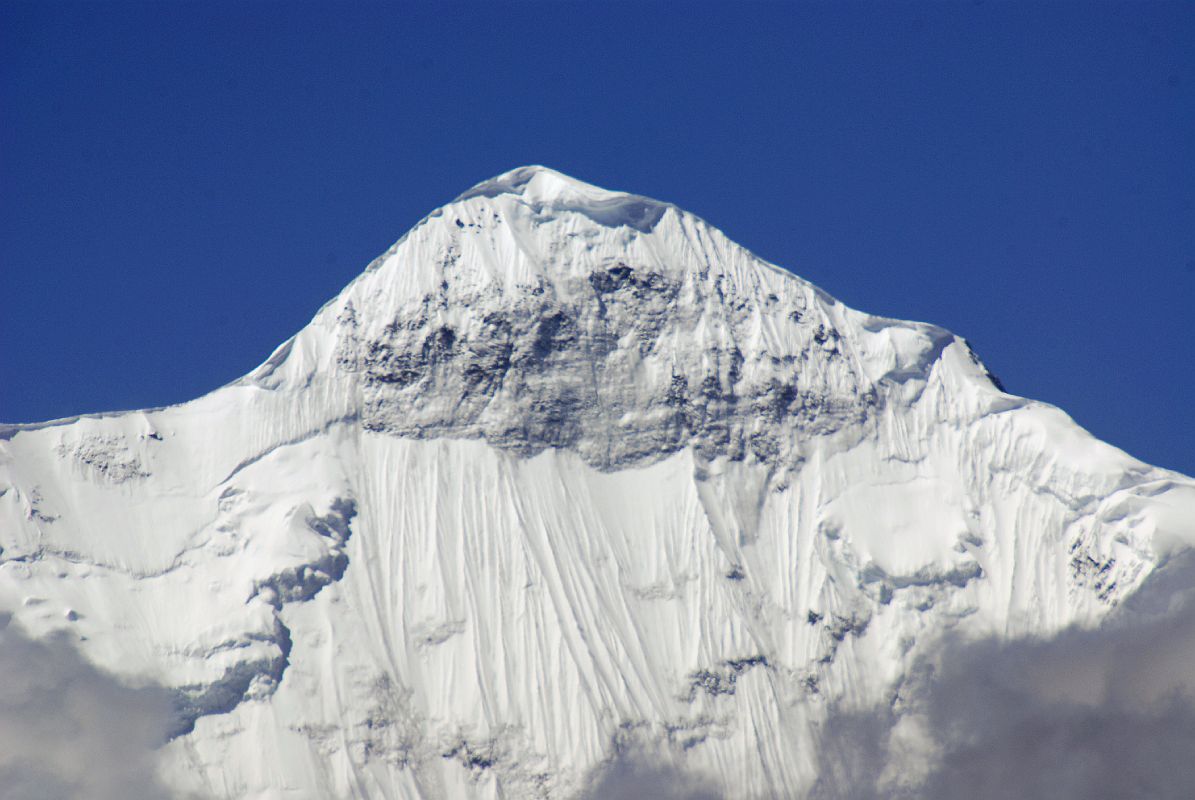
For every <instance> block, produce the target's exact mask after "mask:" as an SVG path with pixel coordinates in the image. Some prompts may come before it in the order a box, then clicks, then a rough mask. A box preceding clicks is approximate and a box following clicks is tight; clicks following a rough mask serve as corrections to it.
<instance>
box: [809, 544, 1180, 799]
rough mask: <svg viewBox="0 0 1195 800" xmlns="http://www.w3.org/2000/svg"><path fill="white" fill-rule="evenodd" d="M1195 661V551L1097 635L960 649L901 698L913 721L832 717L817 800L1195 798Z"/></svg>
mask: <svg viewBox="0 0 1195 800" xmlns="http://www.w3.org/2000/svg"><path fill="white" fill-rule="evenodd" d="M1193 664H1195V557H1191V556H1190V554H1188V557H1186V558H1184V559H1177V560H1175V561H1174V562H1172V563H1171V564H1170V565H1169V566H1168V567H1166V568H1164V569H1161V570H1159V571H1158V572H1157V573H1155V575H1154V577H1153V578H1152V579H1151V580H1150V581H1149V582H1148V583H1147V584H1146V585H1145V586H1144V587H1143V588H1142V590H1141V591H1140V592H1138V593H1137V595H1135V596H1134V597H1132V598H1130V600H1129V601H1128V602H1126V603H1125V605H1124V606H1123V607H1122V608H1121V609H1119V610H1118V612H1117V613H1116V614H1114V615H1113V616H1112V617H1110V618H1109V619H1108V620H1107V622H1106V623H1105V624H1104V625H1103V626H1101V627H1099V628H1096V629H1094V630H1081V629H1075V628H1072V629H1068V630H1066V631H1063V632H1062V633H1061V634H1059V635H1058V636H1056V637H1054V638H1050V639H1029V640H1014V641H998V640H991V639H988V640H982V641H978V642H961V641H953V642H948V643H947V644H946V646H945V647H944V648H943V649H942V650H941V651H940V652H939V654H938V656H937V657H935V658H933V659H932V660H930V661H927V662H926V663H924V664H922V665H921V666H920V668H919V669H918V670H917V671H916V673H915V675H914V676H913V677H912V678H911V679H910V681H909V683H908V684H907V685H906V687H904V688H903V689H902V690H901V692H900V694H901V699H900V700H899V701H898V702H897V703H895V704H894V707H896V708H899V707H901V706H902V705H905V706H906V707H908V708H909V709H911V710H912V711H913V712H914V713H911V714H904V715H900V716H898V715H897V713H896V712H894V711H893V710H892V709H891V708H886V709H883V710H881V711H874V712H871V713H854V714H841V715H838V716H835V717H833V718H832V719H831V720H830V721H829V723H828V724H827V733H828V736H827V738H826V739H825V741H824V744H823V750H822V752H823V762H824V763H823V773H822V778H821V780H820V782H819V785H818V787H817V790H816V791H815V793H814V794H815V796H816V797H819V798H851V799H852V800H854V799H856V798H857V799H858V800H863V798H878V797H904V796H909V797H918V798H930V800H936V799H937V798H943V800H944V799H945V798H956V797H971V798H976V800H986V798H1045V797H1049V798H1060V799H1061V800H1068V799H1069V798H1093V797H1156V798H1189V797H1195V759H1192V757H1191V754H1192V753H1195V668H1193V667H1192V665H1193ZM918 762H920V763H922V764H923V765H924V766H923V767H922V769H920V770H918V769H915V768H912V767H911V765H913V764H916V763H918ZM877 778H878V781H877Z"/></svg>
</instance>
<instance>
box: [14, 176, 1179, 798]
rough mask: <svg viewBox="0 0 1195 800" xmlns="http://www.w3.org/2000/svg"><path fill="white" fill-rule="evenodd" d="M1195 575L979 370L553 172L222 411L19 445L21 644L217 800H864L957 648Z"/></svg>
mask: <svg viewBox="0 0 1195 800" xmlns="http://www.w3.org/2000/svg"><path fill="white" fill-rule="evenodd" d="M1193 543H1195V482H1192V481H1191V480H1190V479H1187V478H1184V477H1183V476H1180V475H1177V474H1175V473H1171V472H1167V471H1164V470H1160V469H1156V468H1153V467H1149V466H1146V465H1144V464H1141V463H1140V462H1138V461H1135V460H1134V459H1132V458H1130V457H1129V456H1127V455H1125V454H1124V453H1122V452H1121V451H1119V450H1117V449H1115V448H1113V447H1111V446H1109V445H1106V444H1103V443H1101V442H1099V441H1097V440H1095V439H1093V438H1092V437H1091V436H1089V435H1088V434H1087V433H1086V432H1084V431H1083V430H1081V429H1080V428H1078V427H1077V426H1076V425H1075V424H1074V423H1073V422H1072V421H1071V420H1070V419H1069V418H1068V417H1067V416H1066V415H1065V414H1063V413H1062V412H1061V411H1059V410H1057V409H1055V408H1052V407H1050V406H1047V405H1044V404H1041V403H1037V402H1033V401H1029V400H1025V399H1021V398H1018V397H1014V396H1011V395H1009V394H1007V393H1005V392H1004V391H1002V389H1001V388H1000V387H999V385H998V384H997V383H996V382H995V381H994V379H993V378H992V376H991V375H990V374H989V373H988V372H987V370H986V369H985V368H984V367H983V365H982V363H981V362H980V361H979V359H978V358H977V356H976V355H975V353H973V352H972V351H971V349H970V348H969V347H968V346H967V344H966V342H965V341H963V340H962V339H959V338H958V337H956V336H954V335H952V334H951V333H949V332H947V331H945V330H943V329H941V328H937V327H934V326H932V325H926V324H921V323H912V322H902V321H897V320H891V319H884V318H880V317H873V316H870V315H867V314H863V313H860V312H857V311H854V310H852V309H849V308H846V307H844V306H843V305H842V304H840V303H838V302H837V301H836V300H834V299H833V298H832V297H830V296H828V295H827V294H825V293H824V292H822V291H821V290H819V289H817V288H816V287H814V286H812V285H811V284H809V283H807V282H805V281H803V280H801V279H800V278H797V277H795V276H794V275H792V274H790V273H788V272H786V271H784V270H782V269H780V268H778V267H775V266H773V265H770V264H767V263H765V262H763V261H762V260H760V259H758V258H757V257H755V256H754V255H752V254H751V253H750V252H748V251H747V250H745V249H743V248H742V247H740V246H738V245H736V244H734V243H733V242H731V241H729V240H728V239H727V238H726V237H725V236H724V235H723V234H722V233H720V232H719V231H718V230H717V229H715V228H713V227H711V226H710V225H708V224H707V223H705V222H704V221H702V220H701V219H698V218H697V217H694V216H693V215H691V214H688V213H686V212H684V211H683V210H681V209H679V208H677V207H675V206H673V205H670V204H667V203H661V202H657V201H654V200H650V199H647V198H643V197H638V196H635V195H631V194H625V193H620V192H610V191H606V190H603V189H599V188H597V187H594V186H590V185H588V184H585V183H582V182H580V181H577V180H574V179H572V178H569V177H567V176H564V175H561V174H560V173H557V172H554V171H552V170H549V169H546V168H544V167H522V168H519V169H516V170H512V171H511V172H508V173H505V174H504V175H501V176H498V177H497V178H494V179H492V180H489V181H486V182H484V183H481V184H478V185H477V186H475V187H473V188H472V189H471V190H469V191H467V192H465V193H464V194H462V195H460V196H459V197H458V198H457V199H456V200H454V201H453V202H452V203H449V204H448V205H446V206H444V207H443V208H440V209H438V210H436V211H434V212H433V213H432V214H430V215H429V216H428V217H427V218H425V219H424V220H423V221H421V222H420V223H419V224H418V225H416V226H415V227H414V228H413V229H412V230H411V231H410V232H409V233H407V234H406V235H405V236H404V237H403V238H402V239H401V240H400V241H399V242H398V243H397V244H395V245H394V246H393V247H392V248H391V249H390V250H388V251H387V252H386V253H385V254H383V255H382V256H381V257H379V258H378V259H377V260H375V261H374V262H373V263H372V264H370V265H369V267H368V268H367V269H366V270H365V272H364V273H363V274H362V275H361V276H359V277H358V278H357V279H356V280H354V281H353V282H352V283H351V284H350V285H349V286H348V287H347V288H345V290H344V291H343V292H342V293H341V294H340V295H339V296H337V297H336V298H335V299H334V300H332V301H331V302H329V303H328V304H327V305H326V306H325V307H324V308H323V309H321V310H320V311H319V312H318V313H317V314H316V316H315V318H314V319H313V320H312V322H311V323H310V324H309V325H308V326H307V327H305V328H304V329H303V330H302V331H300V332H299V333H298V334H297V335H296V336H294V337H293V338H292V339H291V340H290V341H288V342H286V343H285V344H283V345H282V346H281V347H280V348H278V350H276V351H275V352H274V353H273V354H272V355H271V356H270V357H269V359H268V360H267V361H266V362H265V363H264V364H262V365H261V366H260V367H258V368H257V369H255V370H254V371H253V372H251V373H250V374H249V375H247V376H245V377H244V378H242V379H240V380H238V381H236V382H234V383H232V384H230V385H228V386H225V387H223V388H221V389H218V390H216V391H214V392H212V393H211V394H209V395H206V396H204V397H202V398H199V399H197V400H195V401H192V402H190V403H186V404H183V405H179V406H174V407H170V408H165V409H155V410H150V411H139V412H129V413H121V414H111V415H98V416H87V417H80V418H76V419H70V420H59V421H55V422H49V423H44V424H37V425H19V426H10V427H7V428H4V429H0V548H2V550H0V613H6V614H11V615H12V619H13V622H12V624H14V625H17V626H19V629H20V630H22V631H24V632H25V633H26V634H27V635H28V636H31V637H34V638H39V639H41V638H45V637H48V636H50V635H52V634H54V633H56V632H58V633H61V634H62V635H65V636H66V637H68V638H69V639H70V640H71V641H73V642H75V643H76V646H77V649H78V650H79V652H80V654H81V655H82V656H83V657H84V658H85V659H87V661H89V662H90V663H91V664H94V665H95V666H98V667H100V668H102V669H103V670H106V671H108V672H111V673H113V674H114V675H116V676H118V677H120V678H121V679H123V680H126V681H132V682H138V681H140V682H147V681H148V682H153V683H155V684H157V685H160V686H162V687H165V690H166V691H168V692H169V693H170V696H171V697H172V698H173V703H174V706H175V708H176V714H175V717H174V719H173V723H172V725H171V728H170V731H169V742H168V744H166V745H165V746H164V748H163V749H162V752H161V755H162V767H161V773H162V776H163V780H165V781H166V782H167V783H168V784H169V786H170V787H171V788H172V789H174V790H176V791H178V792H180V793H181V792H188V791H189V792H196V793H199V794H200V795H203V796H217V797H238V798H241V797H281V796H297V797H316V796H328V797H333V796H334V797H429V798H430V797H505V798H521V797H573V796H577V795H578V794H581V793H584V792H586V791H588V790H590V789H592V788H593V782H594V781H600V780H602V778H601V776H602V775H605V774H607V772H608V770H609V769H610V768H611V765H612V764H617V763H619V762H620V760H621V759H624V758H627V757H631V756H633V757H636V758H639V757H642V758H650V759H652V760H653V761H654V762H655V763H658V764H662V765H666V766H667V768H668V769H675V770H679V771H681V772H682V773H683V774H687V775H691V776H695V778H694V779H695V780H698V781H700V782H702V784H703V785H705V786H707V787H709V788H711V789H712V790H713V791H716V792H717V793H719V794H725V795H727V796H732V797H764V796H786V797H800V796H806V795H818V796H835V795H833V794H830V795H826V794H825V792H827V791H831V790H830V789H827V786H831V783H828V781H832V780H833V777H834V776H833V775H829V774H828V773H827V763H828V760H827V759H828V756H827V751H826V748H827V747H828V744H827V742H828V741H829V740H828V739H827V731H828V730H830V729H831V727H832V724H831V723H832V722H833V720H834V719H837V718H838V717H837V716H836V715H838V714H840V713H842V712H844V710H845V711H846V712H849V711H851V710H862V709H871V708H876V707H881V708H884V709H887V711H886V712H885V713H887V714H889V717H890V722H891V723H892V726H891V727H892V730H893V731H898V732H899V731H900V730H903V728H902V722H903V721H904V720H912V719H915V718H916V716H917V714H918V713H919V709H918V708H917V707H916V704H915V703H913V702H911V701H910V700H909V698H908V696H907V693H906V692H905V691H904V689H903V688H902V687H904V686H906V685H907V683H908V681H910V679H911V677H912V676H913V674H914V672H915V670H916V668H917V667H918V665H920V664H922V663H924V660H925V659H926V658H927V657H929V656H930V655H931V654H932V653H934V652H935V650H936V648H939V647H940V646H941V645H942V643H943V641H944V640H946V639H959V638H961V639H976V638H982V637H992V636H996V637H1002V638H1004V639H1010V638H1017V637H1043V636H1048V635H1051V634H1053V633H1055V632H1057V631H1060V630H1062V629H1064V628H1066V627H1068V626H1079V627H1084V626H1086V627H1091V626H1095V625H1096V624H1098V623H1099V622H1100V621H1101V620H1102V619H1103V618H1105V617H1106V616H1108V615H1109V614H1110V613H1112V612H1113V610H1114V609H1115V608H1117V607H1118V606H1119V605H1121V604H1123V603H1124V602H1125V601H1126V600H1127V599H1129V598H1131V597H1132V596H1133V595H1134V593H1135V592H1136V591H1137V590H1138V589H1139V588H1140V587H1142V586H1143V585H1145V584H1146V583H1147V582H1148V581H1149V580H1150V579H1151V576H1153V575H1154V574H1155V573H1157V572H1159V570H1161V569H1162V568H1163V567H1164V565H1165V564H1166V563H1167V562H1168V560H1170V559H1172V557H1173V555H1174V554H1175V553H1178V552H1180V551H1182V550H1184V549H1186V548H1188V547H1190V545H1191V544H1193ZM906 727H907V726H906ZM894 735H895V734H894ZM898 740H899V737H897V738H894V739H891V741H892V742H894V743H896V742H898ZM900 741H903V740H900ZM890 747H891V748H892V749H893V751H894V752H896V751H897V750H900V748H899V747H897V745H896V744H891V745H890ZM906 751H907V752H906ZM900 752H901V753H904V755H900V754H899V753H898V755H899V757H900V758H902V759H905V761H901V762H899V763H902V764H903V763H906V761H907V763H908V764H914V763H918V758H920V756H919V755H918V753H917V752H916V748H906V749H905V750H902V751H900ZM894 758H895V756H894ZM910 769H911V768H910ZM604 770H605V771H604ZM913 774H914V772H913V771H910V772H907V773H902V772H901V771H900V770H897V772H896V773H894V774H892V775H886V776H879V775H877V776H872V777H873V779H874V780H886V781H888V782H889V792H888V793H889V794H895V793H897V792H898V791H900V790H902V788H901V787H902V784H901V781H902V780H906V779H907V780H914V778H909V777H908V776H909V775H913ZM595 776H596V777H595ZM906 788H907V787H906ZM819 792H820V793H821V794H820V795H819V794H818V793H819Z"/></svg>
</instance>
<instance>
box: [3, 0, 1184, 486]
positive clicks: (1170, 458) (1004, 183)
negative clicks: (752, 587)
mask: <svg viewBox="0 0 1195 800" xmlns="http://www.w3.org/2000/svg"><path fill="white" fill-rule="evenodd" d="M1193 42H1195V5H1192V4H1191V3H1185V4H1177V3H1171V4H1162V3H1141V2H1135V3H1130V4H1125V5H1116V4H1090V3H1085V4H1076V5H1063V4H1058V3H1046V4H1036V5H1034V6H1016V5H1008V4H1004V3H995V2H986V3H965V4H944V3H933V4H924V5H915V4H907V5H900V4H898V5H892V4H885V5H884V6H882V7H881V6H865V5H849V6H846V7H843V6H840V5H837V4H810V5H796V6H794V5H743V4H734V5H724V6H698V5H685V4H682V3H679V2H674V3H669V4H665V5H654V6H653V5H642V4H635V5H621V6H607V5H587V4H579V3H577V4H569V3H564V4H553V5H532V4H517V5H509V4H503V3H494V2H491V3H487V4H485V5H472V6H469V5H459V6H450V5H440V4H437V5H434V6H424V7H381V6H378V7H369V8H365V9H363V8H360V7H358V6H356V5H355V4H344V5H336V6H317V5H294V4H285V5H283V4H277V5H274V4H265V3H250V4H248V5H246V6H241V5H237V6H224V7H218V6H214V5H211V4H207V3H203V4H199V3H196V4H187V5H176V4H172V3H166V4H144V5H136V6H127V5H111V4H99V3H94V4H86V5H81V6H72V5H66V4H62V3H53V4H43V5H20V4H14V3H5V4H3V5H2V6H0V204H2V205H0V287H2V293H3V294H2V297H3V305H2V306H0V308H2V309H3V310H2V311H0V419H3V420H5V421H10V422H17V421H34V420H41V419H47V418H51V417H59V416H66V415H73V414H78V413H81V412H91V411H104V410H112V409H123V408H135V407H144V406H153V405H162V404H168V403H174V402H178V401H182V400H186V399H189V398H192V397H195V396H198V395H200V394H202V393H204V392H206V391H208V390H210V389H213V388H215V387H217V386H219V385H221V384H223V383H225V382H227V381H229V380H231V379H233V378H236V377H237V376H239V375H241V374H243V373H244V372H246V371H248V370H249V369H251V368H252V367H253V366H255V365H256V364H257V363H259V362H260V361H261V360H263V359H264V358H265V357H266V356H267V355H268V354H269V352H270V351H271V350H272V349H273V347H274V346H275V345H277V344H279V343H280V342H282V341H283V340H284V339H286V338H287V337H288V336H290V335H291V334H292V333H293V332H295V331H296V330H298V329H299V328H300V327H302V326H303V325H304V324H305V323H306V322H307V321H308V320H309V319H310V317H311V316H312V315H313V314H314V312H315V311H316V309H317V308H318V307H319V306H320V305H321V304H322V303H323V302H324V301H326V300H327V299H328V298H330V297H332V296H333V295H335V294H336V293H337V292H338V291H339V290H340V288H341V287H342V286H343V285H344V284H345V283H347V282H348V281H349V280H350V279H351V278H352V277H353V276H354V275H355V274H357V273H358V272H359V271H360V270H361V269H362V268H363V267H364V266H365V264H366V263H367V262H368V261H369V260H370V259H371V258H372V257H373V256H375V255H376V254H378V253H379V252H381V251H382V250H384V249H385V248H386V247H387V246H388V245H389V244H390V243H391V242H392V241H393V240H395V239H397V238H398V237H399V236H400V235H401V234H402V233H403V232H404V231H406V229H407V228H409V227H410V226H411V225H412V224H413V223H415V222H416V221H417V220H418V219H419V218H420V217H422V216H423V215H424V214H426V213H427V212H428V211H430V210H431V209H432V208H434V207H436V206H437V205H440V204H442V203H443V202H445V201H447V200H449V199H451V198H452V197H453V196H454V195H456V194H457V193H459V192H461V191H463V190H464V189H465V188H467V187H469V186H470V185H471V184H473V183H475V182H477V181H479V180H482V179H484V178H486V177H489V176H491V175H494V174H496V173H499V172H502V171H505V170H507V169H509V168H511V167H514V166H516V165H520V164H527V163H543V164H546V165H548V166H551V167H554V168H556V169H559V170H562V171H564V172H567V173H570V174H573V175H575V176H577V177H579V178H582V179H585V180H588V181H591V182H593V183H597V184H600V185H603V186H606V187H609V188H617V189H626V190H629V191H635V192H638V193H642V194H647V195H651V196H654V197H658V198H661V199H664V200H668V201H672V202H675V203H677V204H679V205H681V206H683V207H685V208H688V209H689V210H691V211H693V212H695V213H697V214H700V215H701V216H703V217H705V218H706V219H707V220H709V221H710V222H712V223H713V224H715V225H717V226H719V227H721V228H722V229H723V230H725V231H726V232H727V233H728V234H729V235H730V236H731V237H732V238H734V239H736V240H737V241H739V242H741V243H742V244H744V245H746V246H747V247H749V248H751V249H752V250H754V251H756V252H757V253H759V254H760V255H762V256H764V257H765V258H767V259H769V260H772V261H775V262H777V263H779V264H782V265H784V266H786V267H788V268H790V269H792V270H793V271H795V272H797V273H798V274H800V275H802V276H804V277H806V278H808V279H810V280H813V281H814V282H816V283H818V284H819V285H821V286H822V287H823V288H825V289H826V290H827V291H829V292H830V293H832V294H834V295H836V296H838V297H840V298H841V299H842V300H844V301H845V302H847V303H848V304H850V305H853V306H855V307H857V308H860V309H863V310H866V311H870V312H873V313H879V314H885V315H889V316H896V317H903V318H909V319H921V320H928V321H931V322H935V323H938V324H941V325H944V326H946V327H948V328H950V329H952V330H954V331H955V332H957V333H959V334H961V335H963V336H966V337H967V338H969V339H970V340H971V341H972V342H973V344H974V346H975V347H976V349H977V350H978V352H979V353H980V355H981V356H982V357H983V358H984V360H985V361H986V362H987V363H988V365H989V366H990V367H991V369H992V370H993V371H995V372H996V373H997V374H999V375H1000V376H1001V378H1002V379H1003V380H1004V382H1005V384H1006V386H1007V387H1008V389H1009V390H1010V391H1012V392H1015V393H1017V394H1023V395H1026V396H1029V397H1034V398H1038V399H1042V400H1046V401H1049V402H1052V403H1055V404H1057V405H1059V406H1061V407H1063V408H1064V409H1066V410H1067V411H1068V412H1070V413H1071V414H1072V416H1074V417H1075V418H1076V419H1077V420H1078V421H1079V422H1080V423H1081V424H1083V425H1084V426H1086V427H1087V428H1089V429H1090V430H1091V431H1093V432H1094V433H1095V434H1096V435H1098V436H1100V437H1101V438H1104V439H1107V440H1109V441H1111V442H1113V443H1115V444H1117V445H1119V446H1121V447H1123V448H1125V449H1126V450H1128V451H1129V452H1130V453H1132V454H1133V455H1136V456H1138V457H1139V458H1142V459H1145V460H1147V461H1151V462H1154V463H1158V464H1161V465H1163V466H1168V467H1172V468H1177V469H1181V470H1183V471H1185V472H1188V473H1195V415H1193V411H1195V402H1193V398H1195V319H1193V317H1195V206H1193V203H1195V45H1193V44H1192V43H1193Z"/></svg>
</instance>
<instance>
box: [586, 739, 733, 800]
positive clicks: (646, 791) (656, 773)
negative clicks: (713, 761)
mask: <svg viewBox="0 0 1195 800" xmlns="http://www.w3.org/2000/svg"><path fill="white" fill-rule="evenodd" d="M581 797H582V798H583V800H644V798H651V800H719V798H720V797H721V795H720V794H718V793H717V792H715V791H714V790H713V789H711V788H710V787H709V784H708V783H707V782H705V781H703V780H702V779H701V777H700V776H698V775H695V774H692V773H689V772H685V771H683V770H681V769H678V768H676V767H674V766H671V765H669V764H667V763H665V762H664V761H662V760H656V759H648V758H644V757H641V756H635V755H632V754H630V753H629V752H626V751H623V752H621V753H620V754H619V755H618V756H617V757H616V758H615V759H614V760H613V761H611V762H609V763H608V764H605V765H603V766H601V767H600V768H598V769H597V770H596V771H595V772H594V773H593V774H592V775H591V776H590V780H589V785H588V787H587V788H586V790H585V791H584V792H583V793H582V794H581Z"/></svg>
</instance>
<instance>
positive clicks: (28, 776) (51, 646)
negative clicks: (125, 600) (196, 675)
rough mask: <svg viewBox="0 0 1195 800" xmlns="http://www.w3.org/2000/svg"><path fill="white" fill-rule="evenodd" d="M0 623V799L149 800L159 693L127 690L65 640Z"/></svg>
mask: <svg viewBox="0 0 1195 800" xmlns="http://www.w3.org/2000/svg"><path fill="white" fill-rule="evenodd" d="M8 622H9V619H8V618H7V617H5V616H3V615H0V676H2V680H0V786H2V787H3V789H2V790H0V794H3V795H4V797H5V798H7V799H8V800H35V799H36V800H46V799H47V798H53V799H54V800H66V799H67V798H80V800H82V798H88V800H109V798H111V799H112V800H115V799H116V798H122V800H123V798H129V797H136V798H143V799H144V800H156V799H157V798H167V797H169V796H170V795H169V794H168V793H167V791H166V790H165V789H164V788H163V787H162V786H161V785H160V784H159V783H158V780H157V778H156V777H155V774H154V768H155V765H156V761H157V754H156V752H155V748H156V747H157V746H159V745H160V744H162V743H163V742H164V741H165V738H166V736H165V734H166V731H167V730H168V728H169V726H170V724H171V714H172V711H171V702H170V697H169V695H168V693H167V692H166V691H165V690H161V689H156V688H132V687H129V686H126V685H125V684H122V683H120V682H118V681H117V680H116V679H114V678H112V677H110V676H109V675H107V674H105V673H103V672H101V671H99V670H97V669H96V668H95V667H94V666H92V665H91V664H89V663H88V662H87V661H85V660H84V659H83V658H82V657H81V656H80V655H79V653H78V651H77V650H76V649H75V647H74V646H73V645H72V644H71V643H70V642H68V641H67V640H66V639H65V637H53V638H50V639H47V640H45V641H35V640H33V639H30V638H28V637H26V636H25V635H24V634H23V633H21V632H20V631H19V630H18V629H17V627H16V626H15V625H9V624H8Z"/></svg>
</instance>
